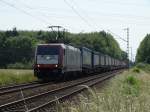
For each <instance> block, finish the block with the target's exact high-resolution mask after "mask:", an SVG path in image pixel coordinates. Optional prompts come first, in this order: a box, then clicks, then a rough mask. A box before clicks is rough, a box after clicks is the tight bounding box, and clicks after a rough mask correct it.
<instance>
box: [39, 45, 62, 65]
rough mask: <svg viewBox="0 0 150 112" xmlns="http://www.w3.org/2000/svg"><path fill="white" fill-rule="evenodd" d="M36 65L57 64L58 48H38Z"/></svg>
mask: <svg viewBox="0 0 150 112" xmlns="http://www.w3.org/2000/svg"><path fill="white" fill-rule="evenodd" d="M36 57H37V58H36V59H37V64H58V60H59V47H56V46H38V47H37V55H36Z"/></svg>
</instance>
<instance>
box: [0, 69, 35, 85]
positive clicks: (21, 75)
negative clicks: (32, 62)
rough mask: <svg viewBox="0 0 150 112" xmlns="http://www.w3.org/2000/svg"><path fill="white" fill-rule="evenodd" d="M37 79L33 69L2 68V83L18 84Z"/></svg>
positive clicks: (0, 80) (0, 72) (0, 82)
mask: <svg viewBox="0 0 150 112" xmlns="http://www.w3.org/2000/svg"><path fill="white" fill-rule="evenodd" d="M34 80H36V78H35V77H34V75H33V70H15V69H0V85H1V86H3V85H7V84H18V83H25V82H31V81H34Z"/></svg>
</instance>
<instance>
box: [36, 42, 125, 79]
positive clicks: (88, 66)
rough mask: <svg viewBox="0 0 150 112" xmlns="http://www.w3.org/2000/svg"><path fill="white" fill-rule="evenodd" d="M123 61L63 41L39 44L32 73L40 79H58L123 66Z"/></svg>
mask: <svg viewBox="0 0 150 112" xmlns="http://www.w3.org/2000/svg"><path fill="white" fill-rule="evenodd" d="M126 66H127V64H126V63H125V62H124V61H121V60H119V59H115V58H113V57H111V56H109V55H106V54H102V53H100V52H96V51H93V50H91V49H88V48H86V47H74V46H71V45H66V44H63V43H51V44H39V45H38V46H37V48H36V52H35V64H34V75H35V76H36V77H37V78H38V79H42V80H59V79H64V78H65V77H73V76H74V75H76V76H77V75H78V76H79V75H87V74H93V73H101V72H106V71H111V70H116V69H122V68H125V67H126Z"/></svg>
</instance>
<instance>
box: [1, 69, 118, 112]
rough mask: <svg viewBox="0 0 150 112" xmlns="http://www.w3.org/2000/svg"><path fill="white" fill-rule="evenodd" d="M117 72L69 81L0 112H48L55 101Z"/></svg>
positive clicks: (16, 102)
mask: <svg viewBox="0 0 150 112" xmlns="http://www.w3.org/2000/svg"><path fill="white" fill-rule="evenodd" d="M117 72H118V71H117ZM117 72H116V71H115V72H108V73H103V74H101V75H95V76H92V77H86V78H83V79H82V80H81V79H80V80H77V81H69V82H66V83H64V84H62V85H61V86H59V84H58V85H57V86H56V88H55V89H54V88H53V89H52V90H47V91H46V92H42V93H37V94H36V95H32V96H29V97H26V98H22V99H20V100H15V101H13V102H10V103H6V104H4V105H1V106H0V112H26V111H27V112H49V111H50V110H49V109H50V108H48V107H49V105H50V104H54V103H55V102H56V101H57V100H61V99H63V98H66V97H68V96H70V95H72V94H74V93H77V92H80V91H82V90H83V89H85V88H86V87H85V86H81V85H87V86H89V87H90V86H92V85H94V84H96V83H98V82H101V81H103V80H106V79H108V78H110V77H112V76H114V74H116V73H117Z"/></svg>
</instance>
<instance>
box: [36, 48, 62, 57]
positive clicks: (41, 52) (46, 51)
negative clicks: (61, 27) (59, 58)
mask: <svg viewBox="0 0 150 112" xmlns="http://www.w3.org/2000/svg"><path fill="white" fill-rule="evenodd" d="M58 54H59V48H58V47H54V46H38V48H37V55H58Z"/></svg>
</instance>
